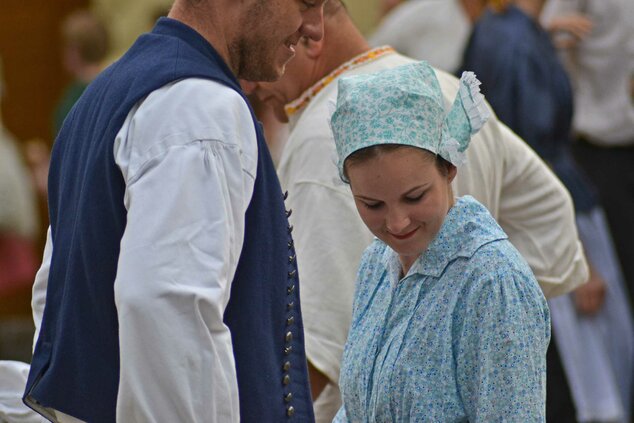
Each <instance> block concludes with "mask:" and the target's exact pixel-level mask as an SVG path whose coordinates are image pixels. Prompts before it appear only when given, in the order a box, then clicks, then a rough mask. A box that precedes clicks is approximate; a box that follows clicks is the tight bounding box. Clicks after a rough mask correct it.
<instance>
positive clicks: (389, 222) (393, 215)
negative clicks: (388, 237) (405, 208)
mask: <svg viewBox="0 0 634 423" xmlns="http://www.w3.org/2000/svg"><path fill="white" fill-rule="evenodd" d="M410 222H411V221H410V219H409V216H408V215H407V213H404V212H402V211H400V210H391V211H390V212H389V213H388V214H387V217H386V219H385V226H386V227H387V230H388V231H389V232H390V233H391V234H394V235H402V233H403V232H404V231H405V230H406V229H407V228H408V227H409V225H410Z"/></svg>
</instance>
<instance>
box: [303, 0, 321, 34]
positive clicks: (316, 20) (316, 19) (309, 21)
mask: <svg viewBox="0 0 634 423" xmlns="http://www.w3.org/2000/svg"><path fill="white" fill-rule="evenodd" d="M300 33H301V34H302V36H304V37H308V38H310V39H311V40H313V41H319V40H321V39H322V37H323V36H324V5H323V4H322V5H321V6H319V7H311V8H309V9H307V10H306V12H304V21H303V22H302V26H301V28H300Z"/></svg>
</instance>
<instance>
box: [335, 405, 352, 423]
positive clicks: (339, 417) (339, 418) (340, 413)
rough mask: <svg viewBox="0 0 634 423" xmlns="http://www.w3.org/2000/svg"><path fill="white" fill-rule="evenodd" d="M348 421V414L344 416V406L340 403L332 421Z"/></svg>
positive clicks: (341, 422) (346, 422) (340, 422)
mask: <svg viewBox="0 0 634 423" xmlns="http://www.w3.org/2000/svg"><path fill="white" fill-rule="evenodd" d="M349 421H350V420H348V416H346V407H345V406H343V405H342V406H341V408H340V409H339V411H338V412H337V415H336V416H335V418H334V419H333V420H332V423H348V422H349Z"/></svg>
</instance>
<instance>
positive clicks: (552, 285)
mask: <svg viewBox="0 0 634 423" xmlns="http://www.w3.org/2000/svg"><path fill="white" fill-rule="evenodd" d="M499 138H500V140H501V143H500V144H501V145H502V147H503V148H501V149H500V150H499V151H501V152H502V153H503V160H504V168H505V171H504V174H503V180H502V192H501V194H500V204H499V215H498V221H499V223H500V226H502V228H503V229H504V231H505V232H506V233H507V235H508V237H509V240H510V241H511V243H512V244H513V245H514V246H515V247H516V248H517V249H518V250H519V252H520V253H521V254H522V256H523V257H524V259H525V260H526V261H527V262H528V264H529V266H530V267H531V270H532V271H533V273H534V274H535V277H536V278H537V281H538V282H539V284H540V286H541V288H542V291H543V292H544V295H545V296H546V297H547V298H550V297H554V296H557V295H562V294H565V293H567V292H570V291H572V290H573V289H575V288H577V287H578V286H579V285H582V284H584V283H585V282H586V281H587V280H588V265H587V262H586V258H585V255H584V252H583V246H582V245H581V241H580V240H579V236H578V233H577V226H576V223H575V212H574V207H573V203H572V199H571V197H570V194H569V193H568V190H566V188H565V187H564V186H563V184H562V183H561V182H560V181H559V179H558V178H557V177H556V176H555V174H554V173H553V172H552V171H551V170H550V168H548V166H546V164H545V163H544V162H543V161H542V160H541V159H540V158H539V157H538V156H537V154H536V153H535V152H534V151H533V150H532V149H530V147H528V146H527V145H526V144H525V143H524V142H523V141H522V140H521V139H519V138H518V137H517V135H515V134H514V133H513V132H512V131H511V130H510V129H509V128H507V127H506V126H505V125H503V124H501V123H500V124H499Z"/></svg>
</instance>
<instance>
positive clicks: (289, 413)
mask: <svg viewBox="0 0 634 423" xmlns="http://www.w3.org/2000/svg"><path fill="white" fill-rule="evenodd" d="M286 415H287V416H288V417H293V416H294V415H295V407H293V406H292V405H291V406H290V407H288V408H287V409H286Z"/></svg>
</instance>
